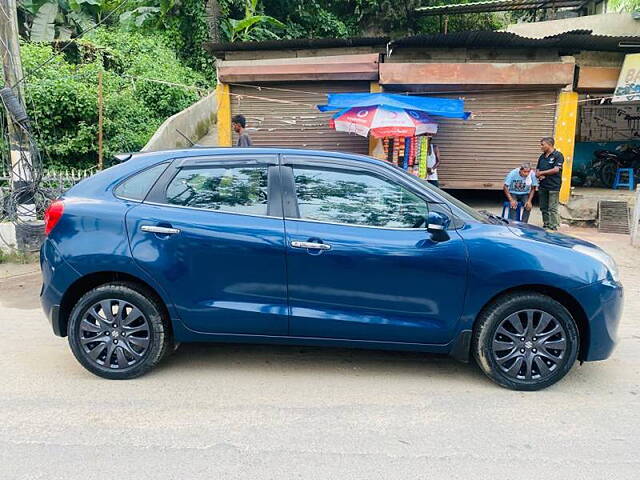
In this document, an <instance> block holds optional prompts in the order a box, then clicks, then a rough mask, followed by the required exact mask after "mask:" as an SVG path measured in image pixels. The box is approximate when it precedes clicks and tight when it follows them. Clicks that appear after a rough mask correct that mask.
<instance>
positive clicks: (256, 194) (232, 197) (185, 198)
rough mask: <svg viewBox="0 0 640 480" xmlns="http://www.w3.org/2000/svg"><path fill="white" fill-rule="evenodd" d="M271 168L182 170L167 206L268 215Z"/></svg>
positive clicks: (168, 193) (171, 186)
mask: <svg viewBox="0 0 640 480" xmlns="http://www.w3.org/2000/svg"><path fill="white" fill-rule="evenodd" d="M267 182H268V167H267V166H266V165H265V166H262V165H261V166H233V167H229V166H208V167H196V168H182V169H180V170H179V171H178V173H177V175H176V176H175V177H173V179H172V180H171V182H170V183H169V185H168V186H167V191H166V202H167V203H168V204H170V205H179V206H182V207H194V208H206V209H208V210H216V211H221V212H230V213H243V214H249V215H266V214H267V201H268V197H267Z"/></svg>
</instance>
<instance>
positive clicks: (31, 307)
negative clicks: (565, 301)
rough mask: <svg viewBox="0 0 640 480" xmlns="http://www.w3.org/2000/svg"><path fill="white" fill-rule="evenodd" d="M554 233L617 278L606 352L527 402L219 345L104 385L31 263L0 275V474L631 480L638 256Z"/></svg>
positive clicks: (637, 414)
mask: <svg viewBox="0 0 640 480" xmlns="http://www.w3.org/2000/svg"><path fill="white" fill-rule="evenodd" d="M568 233H571V234H573V235H576V236H579V237H582V238H585V239H587V240H590V241H593V242H594V243H597V244H598V245H600V246H602V247H603V248H604V249H605V250H607V251H609V252H610V253H611V254H613V255H614V257H615V258H616V260H617V261H618V263H619V265H620V267H621V271H622V279H623V282H624V284H625V287H626V297H625V311H624V317H623V319H622V323H621V327H620V331H619V333H620V343H619V345H618V347H617V349H616V351H615V352H614V354H613V356H612V357H611V358H610V359H609V360H607V361H604V362H596V363H589V364H585V365H583V366H579V365H576V366H575V367H574V368H573V370H572V371H571V372H570V373H569V375H568V376H567V377H566V378H565V379H564V380H563V381H562V382H560V383H559V384H557V385H555V386H554V387H552V388H549V389H547V390H544V391H541V392H535V393H521V392H511V391H508V390H504V389H502V388H499V387H497V386H495V385H494V384H492V383H491V382H490V381H489V380H488V379H486V378H485V377H484V376H483V375H482V374H481V373H480V371H479V370H478V368H477V367H475V366H474V365H463V364H460V363H457V362H455V361H453V360H451V359H448V358H443V357H434V356H425V355H421V354H411V353H385V352H369V351H356V350H346V349H328V348H327V349H322V348H294V347H270V346H236V345H224V346H216V345H183V346H181V347H180V349H179V350H178V351H177V352H176V353H175V354H174V355H173V356H172V357H170V358H169V359H167V361H165V362H164V363H163V364H162V365H161V366H159V368H157V369H156V370H154V371H153V372H151V373H150V374H148V375H146V376H144V377H142V378H139V379H136V380H132V381H126V382H114V381H106V380H102V379H99V378H97V377H95V376H93V375H91V374H89V373H88V372H86V371H85V370H84V369H83V368H82V367H81V366H80V365H79V364H78V363H77V362H76V361H75V360H74V358H73V356H72V354H71V352H70V351H69V349H68V346H67V343H66V339H61V338H57V337H54V336H53V334H52V333H51V329H50V327H49V325H48V324H47V321H46V320H45V318H44V315H43V314H42V312H41V311H40V307H39V303H38V293H39V288H40V278H39V274H38V273H37V265H20V266H7V265H0V276H1V277H2V278H1V279H0V326H1V327H2V335H1V336H0V352H1V353H0V371H1V372H2V381H1V382H0V478H1V479H47V480H51V479H65V480H67V479H104V478H113V477H116V476H120V477H121V478H149V479H191V478H252V479H254V478H265V479H271V478H273V479H275V478H278V479H282V478H304V479H307V478H310V479H311V478H313V479H315V478H336V479H351V478H354V479H355V478H362V479H365V478H366V479H372V478H376V479H378V478H381V479H382V478H384V479H386V478H425V479H426V478H447V479H453V478H465V479H468V478H473V479H492V480H494V479H496V478H506V479H512V478H519V479H538V478H570V479H574V478H580V479H603V478H613V479H616V480H624V479H637V478H638V472H639V471H640V459H639V457H638V453H637V446H638V444H640V408H639V407H640V331H639V329H638V325H637V323H638V322H637V312H638V308H639V307H640V295H639V294H640V269H639V268H638V260H639V259H640V250H638V249H634V248H633V247H631V246H630V245H629V244H628V237H625V236H620V235H604V234H598V233H597V232H596V231H594V230H585V229H570V230H568Z"/></svg>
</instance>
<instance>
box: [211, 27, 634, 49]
mask: <svg viewBox="0 0 640 480" xmlns="http://www.w3.org/2000/svg"><path fill="white" fill-rule="evenodd" d="M389 40H390V39H389V37H365V38H316V39H314V38H302V39H296V40H269V41H266V42H235V43H207V44H205V46H206V48H207V50H208V51H209V52H211V53H222V52H234V51H255V50H290V49H301V50H304V49H317V48H341V47H342V48H348V47H380V50H381V51H383V48H382V47H383V46H384V45H386V44H387V43H388V42H389ZM391 46H392V47H393V48H400V47H422V48H429V47H451V48H557V49H559V50H561V51H563V52H565V51H568V52H572V51H579V50H592V51H602V52H623V53H634V52H640V37H626V36H605V35H592V34H591V30H573V31H570V32H565V33H561V34H559V35H553V36H549V37H544V38H528V37H523V36H520V35H517V34H515V33H511V32H494V31H484V30H481V31H465V32H451V33H447V34H445V33H438V34H433V35H417V36H414V37H406V38H401V39H398V40H394V41H392V42H391Z"/></svg>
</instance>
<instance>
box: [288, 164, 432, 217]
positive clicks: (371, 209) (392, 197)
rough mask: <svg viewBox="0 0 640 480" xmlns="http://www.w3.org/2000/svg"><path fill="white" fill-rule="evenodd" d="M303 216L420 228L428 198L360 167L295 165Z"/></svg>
mask: <svg viewBox="0 0 640 480" xmlns="http://www.w3.org/2000/svg"><path fill="white" fill-rule="evenodd" d="M293 175H294V179H295V184H296V196H297V198H298V208H299V210H300V217H301V218H305V219H309V220H317V221H322V222H328V223H345V224H349V225H364V226H370V227H386V228H418V227H420V226H422V225H424V220H425V217H426V215H427V212H428V207H427V203H426V201H425V200H424V199H423V198H421V197H420V196H418V195H416V194H415V193H413V192H412V191H410V190H408V189H407V188H405V187H403V186H402V185H400V184H397V183H395V182H392V181H390V180H387V179H385V178H383V177H380V176H377V175H375V174H372V173H369V172H364V171H361V170H356V169H353V170H349V169H344V170H343V169H330V168H320V167H294V168H293Z"/></svg>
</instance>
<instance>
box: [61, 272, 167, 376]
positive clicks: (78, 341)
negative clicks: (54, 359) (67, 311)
mask: <svg viewBox="0 0 640 480" xmlns="http://www.w3.org/2000/svg"><path fill="white" fill-rule="evenodd" d="M108 310H110V313H109V312H108ZM68 333H69V345H70V347H71V351H72V352H73V354H74V355H75V357H76V359H77V360H78V361H79V362H80V364H81V365H82V366H83V367H85V368H86V369H87V370H89V371H90V372H91V373H94V374H95V375H98V376H100V377H103V378H108V379H111V380H125V379H130V378H136V377H139V376H141V375H143V374H145V373H146V372H148V371H149V370H151V369H152V368H153V367H154V366H155V365H157V364H158V363H159V362H160V361H161V360H162V359H163V358H164V357H165V356H166V355H167V353H168V352H170V351H171V350H172V349H173V342H172V339H171V331H170V328H169V319H168V318H167V315H166V314H165V309H164V308H162V304H161V301H160V300H159V299H157V297H156V296H155V295H154V294H153V293H152V292H150V291H148V290H147V289H145V288H143V287H141V286H139V285H136V284H134V283H120V282H118V283H115V282H114V283H109V284H105V285H101V286H99V287H96V288H94V289H93V290H90V291H89V292H87V293H86V294H84V295H83V296H82V297H81V298H80V300H79V301H78V302H77V303H76V305H75V307H74V308H73V310H72V311H71V315H70V318H69V328H68Z"/></svg>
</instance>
